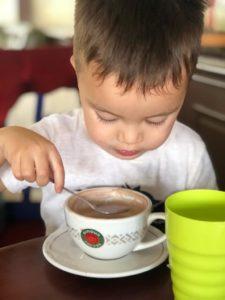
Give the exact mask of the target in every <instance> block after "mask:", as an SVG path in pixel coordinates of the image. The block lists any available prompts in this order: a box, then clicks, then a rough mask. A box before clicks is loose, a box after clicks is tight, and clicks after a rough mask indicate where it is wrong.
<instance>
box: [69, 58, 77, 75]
mask: <svg viewBox="0 0 225 300" xmlns="http://www.w3.org/2000/svg"><path fill="white" fill-rule="evenodd" d="M70 63H71V65H72V67H73V68H74V70H75V71H76V66H75V60H74V56H73V55H72V56H71V57H70Z"/></svg>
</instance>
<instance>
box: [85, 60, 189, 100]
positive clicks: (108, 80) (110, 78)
mask: <svg viewBox="0 0 225 300" xmlns="http://www.w3.org/2000/svg"><path fill="white" fill-rule="evenodd" d="M98 68H99V65H97V64H96V63H94V62H91V63H89V64H88V65H86V64H85V67H84V68H82V70H83V72H82V73H83V78H84V80H85V81H88V82H89V83H90V84H91V85H93V86H94V87H96V88H97V89H98V90H106V91H107V90H108V91H112V90H114V92H115V93H116V94H117V95H118V96H121V97H122V96H125V95H128V94H130V93H134V92H135V93H136V94H137V96H138V98H143V99H145V100H146V99H147V98H149V97H151V96H154V95H158V96H160V95H162V96H169V95H173V94H179V93H183V91H184V90H185V91H186V89H187V85H188V81H189V80H188V78H187V75H186V72H185V70H183V72H182V77H181V80H180V85H179V86H175V85H174V83H173V80H172V78H170V77H169V76H168V79H167V80H166V82H165V84H164V85H163V86H155V87H154V88H150V89H148V90H146V92H145V93H143V91H142V90H141V89H140V87H139V86H140V84H139V82H138V81H136V82H135V83H134V84H133V86H131V87H130V88H129V89H127V90H126V89H125V87H126V83H124V84H118V75H117V74H116V73H111V74H109V75H107V76H106V77H105V78H103V77H101V76H99V74H98V73H97V70H98Z"/></svg>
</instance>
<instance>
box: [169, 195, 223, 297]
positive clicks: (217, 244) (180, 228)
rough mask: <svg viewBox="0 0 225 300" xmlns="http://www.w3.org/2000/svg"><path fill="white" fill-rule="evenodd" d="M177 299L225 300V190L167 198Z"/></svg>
mask: <svg viewBox="0 0 225 300" xmlns="http://www.w3.org/2000/svg"><path fill="white" fill-rule="evenodd" d="M166 235H167V245H168V251H169V263H170V268H171V278H172V284H173V292H174V296H175V299H176V300H225V192H222V191H216V190H188V191H182V192H178V193H175V194H173V195H171V196H169V197H168V198H167V200H166Z"/></svg>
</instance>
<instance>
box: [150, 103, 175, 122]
mask: <svg viewBox="0 0 225 300" xmlns="http://www.w3.org/2000/svg"><path fill="white" fill-rule="evenodd" d="M179 108H180V105H179V106H177V107H175V108H174V109H171V110H170V111H166V112H163V113H159V114H155V115H153V116H148V117H146V119H151V118H155V117H163V116H168V115H171V114H173V113H174V112H176V111H177V110H178V109H179Z"/></svg>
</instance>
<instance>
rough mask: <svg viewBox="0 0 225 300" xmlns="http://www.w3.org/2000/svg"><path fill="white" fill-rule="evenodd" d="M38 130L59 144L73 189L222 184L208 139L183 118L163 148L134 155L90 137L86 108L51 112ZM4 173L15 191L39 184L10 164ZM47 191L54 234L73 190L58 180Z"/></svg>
mask: <svg viewBox="0 0 225 300" xmlns="http://www.w3.org/2000/svg"><path fill="white" fill-rule="evenodd" d="M32 129H33V130H34V131H36V132H38V133H40V134H41V135H43V136H45V137H46V138H48V139H49V140H51V141H52V142H53V143H54V144H55V146H56V147H57V149H58V151H59V153H60V155H61V157H62V161H63V164H64V168H65V186H66V187H67V188H69V189H70V190H74V191H75V190H82V189H85V188H91V187H98V186H123V187H129V188H133V189H136V190H140V191H143V192H147V193H149V194H151V195H152V196H153V197H154V198H155V199H157V200H165V198H166V197H167V196H168V195H170V194H172V193H174V192H176V191H180V190H186V189H195V188H209V189H216V188H217V185H216V178H215V173H214V170H213V167H212V163H211V161H210V158H209V156H208V153H207V150H206V147H205V144H204V143H203V141H202V140H201V138H200V137H199V135H198V134H197V133H195V132H194V131H193V130H192V129H190V128H188V127H187V126H185V125H183V124H181V123H180V122H177V121H176V122H175V124H174V127H173V129H172V131H171V134H170V136H169V137H168V139H167V140H166V141H165V142H164V143H163V144H162V145H161V146H160V147H159V148H157V149H155V150H153V151H148V152H146V153H144V154H143V155H142V156H140V157H138V158H135V159H133V160H122V159H119V158H116V157H114V156H112V155H111V154H109V153H107V152H106V151H104V150H103V149H102V148H100V147H99V146H98V145H96V144H95V143H94V142H93V141H92V140H91V139H90V138H89V136H88V133H87V130H86V127H85V123H84V118H83V111H82V109H76V110H74V111H73V113H71V114H53V115H50V116H48V117H46V118H43V119H42V120H41V121H40V122H38V123H36V124H34V125H33V126H32ZM0 177H1V179H2V181H3V183H4V185H5V186H6V188H7V189H8V190H9V191H11V192H18V191H21V190H22V189H24V188H26V187H28V186H33V187H37V185H36V184H30V183H29V182H26V181H19V180H17V179H16V178H15V177H14V176H13V175H12V172H11V170H10V168H9V167H8V165H7V164H5V165H3V166H2V167H1V168H0ZM42 192H43V194H42V202H41V216H42V218H43V220H44V222H45V225H46V234H49V233H51V232H53V231H54V230H55V229H57V228H58V227H59V226H60V225H62V224H63V223H64V222H65V217H64V211H63V206H64V202H65V200H66V199H67V198H68V196H69V194H68V193H67V192H64V191H63V192H62V193H60V194H57V193H55V191H54V186H53V184H52V183H49V184H48V185H46V186H45V187H43V188H42Z"/></svg>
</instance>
